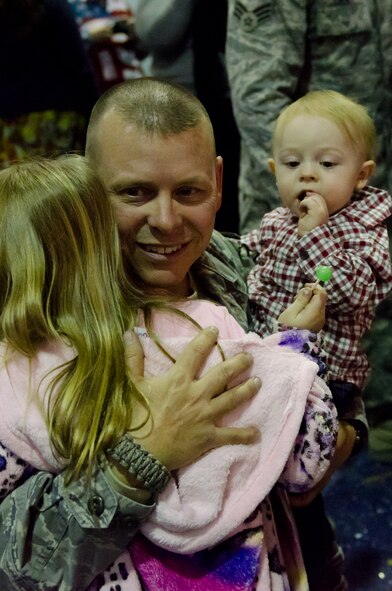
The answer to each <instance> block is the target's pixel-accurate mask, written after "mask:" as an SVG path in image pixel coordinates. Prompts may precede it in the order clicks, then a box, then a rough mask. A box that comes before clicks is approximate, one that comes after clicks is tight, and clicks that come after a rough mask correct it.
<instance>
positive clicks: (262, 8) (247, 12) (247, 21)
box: [234, 0, 272, 33]
mask: <svg viewBox="0 0 392 591" xmlns="http://www.w3.org/2000/svg"><path fill="white" fill-rule="evenodd" d="M253 7H254V8H253ZM271 14H272V2H260V1H259V0H249V2H247V6H244V4H243V3H242V2H240V1H239V0H237V1H236V3H235V6H234V16H235V17H237V19H238V20H239V24H240V27H241V29H242V30H243V31H245V32H246V33H251V32H252V31H254V29H256V27H257V26H258V25H259V24H260V23H261V22H262V21H264V20H266V19H268V18H269V17H270V16H271Z"/></svg>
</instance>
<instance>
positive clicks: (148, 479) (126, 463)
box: [107, 435, 171, 495]
mask: <svg viewBox="0 0 392 591" xmlns="http://www.w3.org/2000/svg"><path fill="white" fill-rule="evenodd" d="M107 454H108V456H109V458H112V459H113V460H115V461H116V462H118V463H119V464H120V465H121V466H123V467H124V468H126V469H127V470H128V472H130V474H132V475H133V476H135V477H136V478H137V480H139V482H141V483H142V484H143V486H144V487H145V488H147V489H148V490H150V491H151V492H152V493H153V494H154V495H159V494H160V493H161V492H162V491H163V490H164V488H165V487H166V485H167V483H168V482H169V480H170V478H171V474H170V472H169V470H168V469H167V468H166V467H165V466H164V465H163V464H161V462H160V461H159V460H157V459H156V458H154V456H153V455H151V454H150V453H149V452H148V451H147V450H146V449H144V448H143V447H142V446H141V445H139V443H137V442H136V441H134V440H133V439H131V438H130V437H128V436H127V435H123V436H122V437H121V439H120V440H119V442H118V443H116V445H114V446H113V447H112V448H110V449H109V450H108V451H107Z"/></svg>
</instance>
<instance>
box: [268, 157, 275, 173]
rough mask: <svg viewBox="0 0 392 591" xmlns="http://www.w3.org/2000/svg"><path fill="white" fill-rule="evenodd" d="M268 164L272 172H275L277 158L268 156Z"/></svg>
mask: <svg viewBox="0 0 392 591" xmlns="http://www.w3.org/2000/svg"><path fill="white" fill-rule="evenodd" d="M268 166H269V169H270V171H271V172H272V174H275V160H274V159H273V158H268Z"/></svg>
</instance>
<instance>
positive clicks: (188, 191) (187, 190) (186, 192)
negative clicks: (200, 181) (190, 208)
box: [176, 186, 197, 197]
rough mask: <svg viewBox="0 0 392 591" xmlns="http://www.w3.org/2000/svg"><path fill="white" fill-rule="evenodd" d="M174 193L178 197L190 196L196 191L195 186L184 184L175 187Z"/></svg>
mask: <svg viewBox="0 0 392 591" xmlns="http://www.w3.org/2000/svg"><path fill="white" fill-rule="evenodd" d="M176 193H177V195H178V196H180V197H192V195H195V194H196V193H197V189H195V187H189V186H185V187H180V188H179V189H177V191H176Z"/></svg>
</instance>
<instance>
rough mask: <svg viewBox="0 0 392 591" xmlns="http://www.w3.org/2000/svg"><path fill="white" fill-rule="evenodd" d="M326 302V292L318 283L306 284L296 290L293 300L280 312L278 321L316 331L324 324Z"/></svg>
mask: <svg viewBox="0 0 392 591" xmlns="http://www.w3.org/2000/svg"><path fill="white" fill-rule="evenodd" d="M326 303H327V292H326V291H325V290H324V289H323V288H322V287H321V286H320V285H316V286H313V285H312V284H308V285H306V286H305V287H303V288H302V289H301V290H300V291H299V292H298V294H297V296H296V298H295V300H294V302H293V303H292V304H290V306H289V307H288V308H286V310H284V312H282V313H281V315H280V316H279V318H278V322H280V323H281V324H285V325H287V326H292V327H295V328H306V329H308V330H312V331H313V332H318V331H319V330H321V329H322V328H323V326H324V324H325V305H326Z"/></svg>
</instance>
